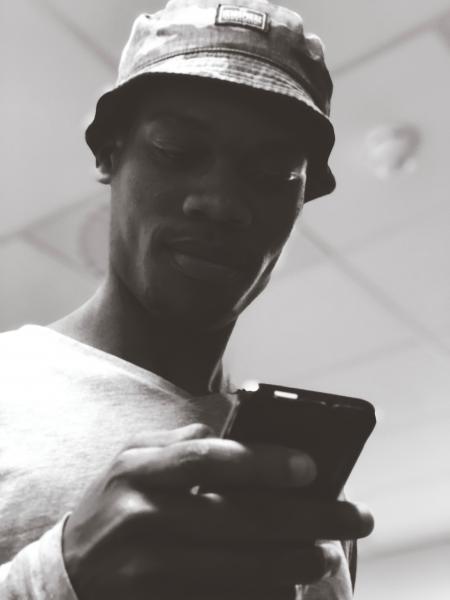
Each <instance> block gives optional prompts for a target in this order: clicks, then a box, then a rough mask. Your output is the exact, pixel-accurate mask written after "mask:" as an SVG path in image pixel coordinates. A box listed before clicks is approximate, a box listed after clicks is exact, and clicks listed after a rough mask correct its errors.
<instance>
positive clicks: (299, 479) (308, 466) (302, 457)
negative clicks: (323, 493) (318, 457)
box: [289, 452, 317, 486]
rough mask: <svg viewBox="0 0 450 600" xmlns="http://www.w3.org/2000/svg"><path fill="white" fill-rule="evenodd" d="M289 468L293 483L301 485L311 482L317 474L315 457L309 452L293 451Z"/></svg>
mask: <svg viewBox="0 0 450 600" xmlns="http://www.w3.org/2000/svg"><path fill="white" fill-rule="evenodd" d="M289 470H290V473H291V481H292V483H294V484H295V485H301V486H302V485H308V484H309V483H311V482H312V481H313V480H314V479H315V477H316V474H317V469H316V465H315V463H314V461H313V459H312V458H311V457H310V456H308V455H307V454H299V453H298V452H293V453H292V454H291V456H290V457H289Z"/></svg>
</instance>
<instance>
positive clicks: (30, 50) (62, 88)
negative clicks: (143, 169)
mask: <svg viewBox="0 0 450 600" xmlns="http://www.w3.org/2000/svg"><path fill="white" fill-rule="evenodd" d="M7 4H8V8H7V10H6V8H5V5H6V3H2V15H1V20H0V46H1V48H2V52H1V53H0V56H1V57H0V66H1V74H0V82H1V88H2V93H1V95H0V115H1V124H2V136H1V141H0V160H1V161H2V166H3V175H2V196H1V200H0V203H1V204H0V210H1V214H2V218H1V220H0V236H4V235H6V234H9V233H11V232H13V231H16V230H18V229H21V228H23V227H25V226H27V225H29V224H30V223H32V222H34V221H35V220H37V219H40V218H41V217H43V216H44V215H47V214H50V213H51V212H53V211H56V210H59V209H60V208H61V207H62V206H67V205H69V204H71V203H73V202H74V201H76V200H79V199H80V198H83V197H85V196H87V195H89V194H90V193H91V192H92V191H93V190H94V189H95V187H96V185H97V184H96V183H95V180H94V177H93V165H94V159H93V157H92V155H91V153H90V151H89V149H88V147H87V146H86V144H85V143H84V139H83V136H84V132H83V125H84V121H85V119H86V115H87V114H88V113H89V112H90V111H91V110H92V109H93V107H94V100H95V98H96V95H97V92H98V91H99V88H100V86H101V85H102V84H103V82H104V80H105V78H106V77H107V75H108V74H109V71H108V70H107V69H106V68H105V67H104V66H103V65H102V64H100V63H99V62H98V61H97V59H96V58H95V57H94V56H93V55H92V54H91V53H90V52H89V50H87V49H86V48H84V47H83V46H82V45H81V44H80V43H79V42H78V41H77V40H76V39H75V38H73V37H72V36H71V35H70V34H68V32H67V31H66V30H65V29H64V28H63V27H61V26H60V25H59V24H58V23H57V22H56V21H55V20H54V19H53V18H52V17H50V16H49V15H48V13H47V12H45V11H43V10H42V8H41V7H40V4H39V2H34V1H31V0H28V1H27V0H16V1H15V2H8V3H7ZM18 24H20V27H19V26H18Z"/></svg>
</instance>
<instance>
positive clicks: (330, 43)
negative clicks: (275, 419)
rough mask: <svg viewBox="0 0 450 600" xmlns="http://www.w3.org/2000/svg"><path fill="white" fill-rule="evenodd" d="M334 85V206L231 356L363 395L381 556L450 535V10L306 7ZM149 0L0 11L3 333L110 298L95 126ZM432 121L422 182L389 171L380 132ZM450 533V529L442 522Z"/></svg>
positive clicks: (329, 203)
mask: <svg viewBox="0 0 450 600" xmlns="http://www.w3.org/2000/svg"><path fill="white" fill-rule="evenodd" d="M285 4H286V5H288V6H290V7H291V8H296V9H297V10H299V11H300V12H301V13H302V14H303V16H304V19H305V22H306V27H307V29H311V30H313V31H314V32H316V33H318V34H320V35H321V36H322V37H323V38H324V40H325V42H326V47H327V55H328V58H329V64H330V65H331V68H332V71H333V74H334V78H335V100H334V107H333V118H334V121H335V124H336V131H337V139H338V142H337V146H336V149H335V152H334V155H333V160H332V163H333V168H334V171H335V173H336V176H337V179H338V182H339V185H338V188H337V190H336V192H335V193H334V194H332V195H331V196H329V197H325V198H322V199H320V200H317V201H315V202H313V203H310V204H308V205H307V206H306V208H305V210H304V213H303V216H302V219H301V221H300V223H299V225H298V227H297V229H296V230H295V232H294V234H293V237H292V239H291V241H290V243H289V245H288V247H287V250H286V252H285V255H284V257H283V260H282V263H281V265H280V268H279V270H278V271H277V273H276V274H275V277H274V280H273V282H272V285H271V286H270V287H269V289H268V290H267V291H266V293H265V294H264V295H263V296H261V298H260V299H258V300H257V301H256V302H255V303H254V305H253V306H252V307H251V308H250V309H249V310H248V311H247V312H246V313H245V314H244V316H243V317H242V319H241V321H240V322H239V325H238V327H237V329H236V332H235V335H234V337H233V338H232V341H231V344H230V347H229V349H228V351H227V355H226V360H227V364H228V366H229V368H230V371H231V373H232V375H233V378H234V381H236V382H237V383H241V382H243V381H246V380H251V379H259V380H262V381H267V382H273V383H280V384H287V385H294V386H299V387H304V388H310V389H320V390H324V391H330V392H336V393H342V394H349V395H355V396H359V397H364V398H367V399H369V400H371V401H372V402H374V403H375V404H376V406H377V410H378V416H379V425H378V427H377V430H376V432H375V433H374V435H373V437H372V439H371V440H370V442H369V443H368V445H367V448H366V450H365V451H364V453H363V455H362V457H361V460H360V462H359V463H358V466H357V468H356V470H355V472H354V475H353V476H352V479H351V482H350V491H351V494H352V495H353V496H355V497H357V498H360V499H362V500H364V501H365V502H367V503H368V504H370V505H371V507H372V508H373V510H374V512H375V515H376V517H377V528H376V531H375V532H374V534H373V535H372V536H371V538H369V539H368V540H367V541H365V542H364V543H363V544H362V545H361V553H362V554H363V555H364V554H365V555H366V556H367V557H370V556H375V555H378V554H380V553H386V552H400V551H401V550H402V548H405V547H406V546H408V547H411V546H417V547H419V546H421V545H427V544H428V545H429V544H430V543H434V542H435V541H436V542H437V541H441V542H442V540H443V539H449V538H450V520H449V519H448V502H449V499H450V462H449V460H448V458H449V456H450V441H449V440H450V436H449V435H448V429H449V425H450V403H449V398H450V369H449V362H450V316H449V315H450V311H449V306H450V277H449V273H450V236H449V233H448V232H449V227H450V203H449V199H450V198H449V187H448V181H447V174H448V158H447V156H448V133H449V131H450V113H449V111H448V107H449V106H450V69H449V67H450V57H449V39H450V1H449V0H428V1H427V2H426V3H425V2H411V0H396V2H395V3H393V2H391V1H389V0H378V1H377V2H373V1H372V0H344V1H342V2H336V1H335V0H303V1H302V2H298V3H297V2H293V1H292V0H291V1H290V2H286V3H285ZM160 6H161V5H160V3H154V2H143V1H139V0H133V1H130V0H129V1H127V2H122V1H120V0H108V1H106V0H96V2H91V1H90V0H78V2H76V3H74V2H71V1H69V0H52V1H50V0H15V2H14V3H12V2H7V1H6V0H1V1H0V45H1V46H2V48H1V50H2V51H1V52H0V61H1V63H0V68H1V78H2V94H1V95H0V119H1V127H2V136H1V137H0V156H1V161H2V166H3V170H2V178H3V181H2V184H3V185H2V195H1V198H0V202H1V213H0V214H1V219H0V274H1V277H2V281H3V282H4V284H3V285H2V286H1V288H0V330H6V329H10V328H13V327H16V326H19V325H20V324H22V323H25V322H35V323H47V322H49V321H52V320H55V319H56V318H57V317H59V316H61V315H63V314H65V313H67V312H69V311H70V310H71V309H73V308H75V307H76V306H77V305H79V304H80V303H81V302H82V301H83V300H85V299H86V298H87V297H88V296H89V295H90V294H91V293H92V292H93V291H94V289H95V287H96V285H97V283H98V281H99V278H100V277H101V273H102V271H103V269H104V265H105V262H106V224H107V218H108V203H107V192H108V190H107V188H106V187H102V186H100V185H99V184H98V183H96V181H95V175H94V169H93V159H92V157H91V156H90V154H89V151H88V150H87V147H86V146H85V144H84V141H83V128H84V126H85V125H86V123H87V122H88V118H89V115H90V114H91V113H92V110H93V107H94V105H95V99H96V98H97V97H98V95H99V93H101V91H103V90H104V89H105V88H106V87H107V86H108V85H111V84H112V83H113V81H114V78H115V64H116V62H117V60H118V57H119V55H120V49H121V47H122V45H123V44H124V42H125V41H126V38H127V35H128V31H129V27H130V24H131V21H132V19H133V18H134V16H136V15H137V14H138V13H139V12H141V11H146V12H148V11H150V12H151V11H153V10H156V9H157V8H159V7H160ZM385 125H387V126H397V125H408V126H413V127H414V128H417V130H418V132H419V134H420V140H421V141H420V147H419V152H418V155H417V165H416V168H415V170H414V171H407V172H398V173H395V174H394V175H393V176H391V177H389V178H387V179H379V178H377V177H376V175H375V174H374V172H373V170H372V169H371V167H370V164H369V161H368V158H367V152H366V139H367V135H368V133H369V132H370V131H372V130H373V129H374V128H376V127H379V126H385ZM443 523H446V525H445V526H443Z"/></svg>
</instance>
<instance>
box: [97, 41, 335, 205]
mask: <svg viewBox="0 0 450 600" xmlns="http://www.w3.org/2000/svg"><path fill="white" fill-rule="evenodd" d="M157 75H174V76H190V77H202V78H208V79H216V80H220V81H225V82H229V83H232V84H237V85H243V86H246V87H251V88H254V89H257V90H261V91H264V92H268V93H271V94H278V95H281V96H285V97H287V98H291V99H292V100H294V101H297V102H299V103H300V104H301V105H302V107H303V108H304V109H305V110H306V112H307V113H308V117H309V118H310V120H311V124H312V125H313V127H312V128H311V131H314V140H313V143H312V156H311V157H310V160H309V166H308V174H307V187H306V191H305V202H307V201H309V200H313V199H314V198H318V197H319V196H324V195H326V194H329V193H331V192H332V191H333V190H334V189H335V187H336V181H335V178H334V176H333V174H332V172H331V169H330V168H329V166H328V158H329V155H330V153H331V150H332V148H333V145H334V139H335V138H334V129H333V126H332V124H331V122H330V121H329V119H328V117H327V116H326V115H324V114H323V113H322V112H321V111H320V109H319V108H318V107H317V106H316V105H315V103H314V101H313V99H312V98H311V96H310V95H309V94H308V92H307V91H306V89H305V88H304V87H302V86H301V85H300V84H299V83H297V81H296V80H294V79H293V77H291V76H290V75H289V74H288V73H286V72H284V71H283V70H281V69H279V68H278V67H277V66H276V65H273V64H272V63H268V62H267V61H263V60H258V59H257V58H255V57H254V56H246V55H244V54H238V53H230V52H219V51H217V50H215V51H214V52H211V53H208V52H205V51H203V52H196V53H192V54H183V55H178V56H172V57H169V58H166V59H164V60H161V61H159V62H156V63H152V64H147V65H141V66H140V67H139V69H138V70H136V71H135V72H133V73H131V74H130V76H129V78H128V79H127V80H125V81H120V82H119V84H118V85H117V86H116V87H115V88H114V89H113V90H111V91H109V92H106V93H105V94H103V96H101V97H100V99H99V101H98V102H97V107H96V113H95V117H94V119H93V121H92V122H91V124H90V125H89V126H88V127H87V129H86V136H85V137H86V142H87V144H88V145H89V147H90V148H91V150H92V152H93V153H94V154H96V153H97V151H98V149H99V148H100V147H101V145H102V143H104V140H105V137H106V136H107V135H108V133H110V132H111V130H112V129H113V128H114V116H117V109H118V108H119V106H120V103H121V101H122V100H123V98H124V96H127V95H128V92H130V93H132V91H133V89H137V88H135V85H134V84H135V83H137V82H138V81H141V80H142V79H143V78H144V76H146V77H147V78H148V77H149V76H157Z"/></svg>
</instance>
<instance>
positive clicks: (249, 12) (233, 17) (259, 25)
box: [216, 4, 269, 31]
mask: <svg viewBox="0 0 450 600" xmlns="http://www.w3.org/2000/svg"><path fill="white" fill-rule="evenodd" d="M268 24H269V22H268V15H267V13H265V12H261V11H259V10H253V9H252V8H247V7H246V6H236V5H233V4H219V6H218V7H217V14H216V25H238V26H240V27H248V28H249V29H256V30H258V31H267V29H268Z"/></svg>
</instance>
